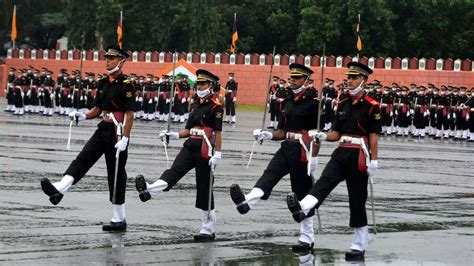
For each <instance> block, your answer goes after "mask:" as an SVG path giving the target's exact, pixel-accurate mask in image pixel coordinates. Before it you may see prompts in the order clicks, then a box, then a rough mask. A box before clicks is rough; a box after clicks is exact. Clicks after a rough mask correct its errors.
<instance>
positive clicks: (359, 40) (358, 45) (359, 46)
mask: <svg viewBox="0 0 474 266" xmlns="http://www.w3.org/2000/svg"><path fill="white" fill-rule="evenodd" d="M359 25H360V14H359V23H357V28H356V32H357V45H356V46H357V51H359V52H360V51H361V50H362V40H361V39H360V33H359Z"/></svg>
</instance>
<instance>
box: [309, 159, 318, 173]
mask: <svg viewBox="0 0 474 266" xmlns="http://www.w3.org/2000/svg"><path fill="white" fill-rule="evenodd" d="M316 169H318V157H311V159H310V161H309V171H310V173H311V175H313V176H314V174H315V173H316Z"/></svg>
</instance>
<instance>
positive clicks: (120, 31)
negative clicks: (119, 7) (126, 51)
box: [117, 11, 123, 49]
mask: <svg viewBox="0 0 474 266" xmlns="http://www.w3.org/2000/svg"><path fill="white" fill-rule="evenodd" d="M122 37H123V28H122V11H120V20H119V22H118V25H117V41H118V46H119V47H120V49H122Z"/></svg>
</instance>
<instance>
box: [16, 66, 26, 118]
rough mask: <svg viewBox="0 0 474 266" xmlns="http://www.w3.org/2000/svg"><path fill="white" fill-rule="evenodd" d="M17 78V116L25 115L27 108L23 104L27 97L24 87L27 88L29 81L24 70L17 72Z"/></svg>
mask: <svg viewBox="0 0 474 266" xmlns="http://www.w3.org/2000/svg"><path fill="white" fill-rule="evenodd" d="M17 73H18V74H17V77H16V79H15V80H14V81H13V86H14V88H15V113H14V114H15V115H24V114H25V108H24V104H23V98H24V97H25V93H24V87H27V84H28V81H27V78H26V72H25V70H24V69H18V70H17Z"/></svg>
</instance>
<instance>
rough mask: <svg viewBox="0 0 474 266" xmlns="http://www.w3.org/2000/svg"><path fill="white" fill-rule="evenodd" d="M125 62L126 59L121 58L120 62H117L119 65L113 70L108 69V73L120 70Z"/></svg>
mask: <svg viewBox="0 0 474 266" xmlns="http://www.w3.org/2000/svg"><path fill="white" fill-rule="evenodd" d="M123 63H125V59H122V60H120V62H119V63H118V64H117V66H115V67H114V68H112V69H111V70H107V73H109V75H112V74H113V73H115V72H117V71H119V70H120V68H121V67H122V65H123Z"/></svg>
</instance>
